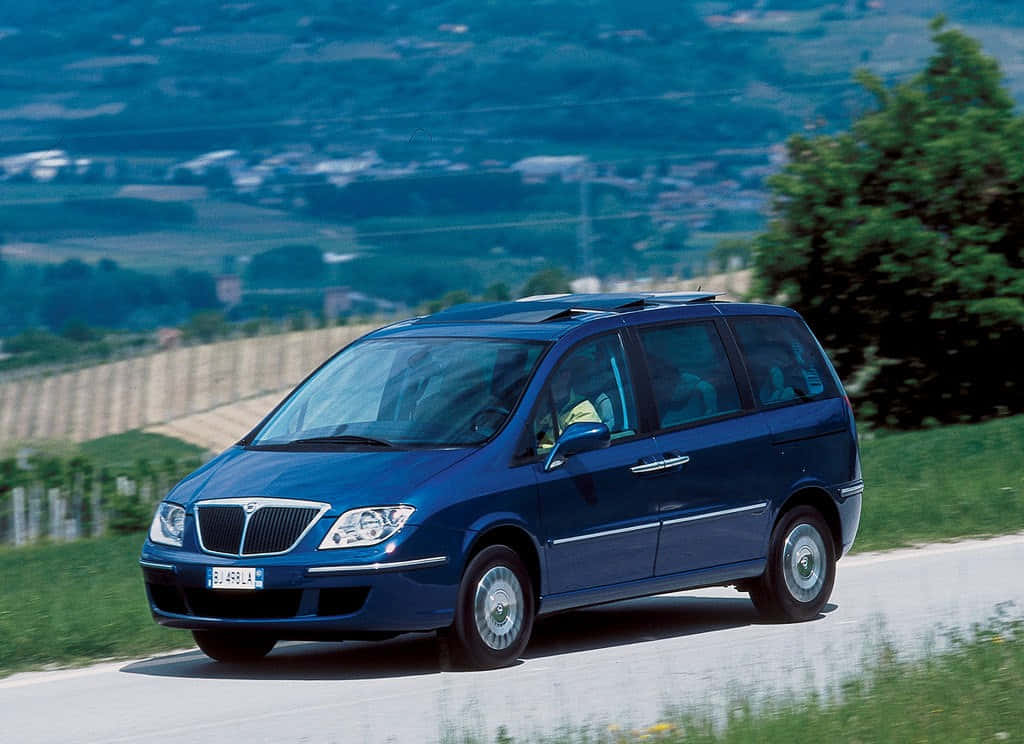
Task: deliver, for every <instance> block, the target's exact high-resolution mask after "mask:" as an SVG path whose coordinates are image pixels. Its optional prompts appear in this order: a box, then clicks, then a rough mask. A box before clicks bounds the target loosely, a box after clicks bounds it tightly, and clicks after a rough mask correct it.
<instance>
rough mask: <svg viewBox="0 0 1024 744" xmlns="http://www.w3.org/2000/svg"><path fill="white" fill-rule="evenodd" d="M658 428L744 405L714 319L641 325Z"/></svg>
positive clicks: (717, 414)
mask: <svg viewBox="0 0 1024 744" xmlns="http://www.w3.org/2000/svg"><path fill="white" fill-rule="evenodd" d="M640 341H641V344H642V345H643V348H644V353H645V355H646V357H647V368H648V370H649V371H650V376H651V394H652V395H653V397H654V403H655V405H656V406H657V408H658V423H659V428H661V429H668V428H671V427H673V426H682V425H684V424H688V423H690V422H692V421H699V420H701V419H706V418H714V417H716V416H722V415H725V414H729V413H735V412H736V411H739V410H740V396H739V391H738V389H737V387H736V379H735V378H734V377H733V374H732V368H731V366H730V365H729V358H728V357H727V356H726V353H725V347H724V346H723V345H722V340H721V338H719V335H718V331H717V330H716V329H715V326H714V323H685V324H682V325H675V326H657V327H654V328H643V329H641V330H640Z"/></svg>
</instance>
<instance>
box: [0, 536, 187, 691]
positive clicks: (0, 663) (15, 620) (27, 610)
mask: <svg viewBox="0 0 1024 744" xmlns="http://www.w3.org/2000/svg"><path fill="white" fill-rule="evenodd" d="M142 539H143V536H142V535H122V536H118V537H109V538H102V539H97V540H81V541H78V542H74V543H68V544H65V545H39V546H35V547H30V548H20V549H17V550H14V549H5V550H0V576H2V577H3V579H2V583H0V639H3V640H2V642H0V675H2V674H4V673H10V672H13V671H17V670H19V669H26V668H30V667H39V666H42V665H44V664H51V663H59V664H73V663H76V662H81V661H87V660H90V659H98V658H103V657H107V656H131V655H136V654H147V653H152V652H155V651H161V650H165V649H172V648H181V647H182V646H185V645H188V644H189V643H190V642H191V638H190V637H189V636H188V635H187V634H185V633H181V632H174V631H170V630H168V629H166V628H163V627H160V626H158V625H157V624H156V623H154V622H153V620H152V618H151V617H150V614H149V605H148V604H147V603H146V596H145V590H144V589H143V586H142V575H141V573H140V570H139V565H138V560H139V550H140V549H141V547H142Z"/></svg>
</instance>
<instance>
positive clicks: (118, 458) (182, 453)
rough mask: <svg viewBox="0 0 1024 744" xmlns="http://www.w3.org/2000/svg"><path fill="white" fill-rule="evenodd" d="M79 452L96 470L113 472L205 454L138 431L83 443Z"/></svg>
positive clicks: (178, 441) (201, 450) (189, 445)
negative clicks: (104, 468) (138, 463)
mask: <svg viewBox="0 0 1024 744" xmlns="http://www.w3.org/2000/svg"><path fill="white" fill-rule="evenodd" d="M79 449H80V450H81V452H82V454H83V455H85V456H86V457H88V458H89V459H90V460H92V461H93V462H94V463H96V465H97V466H98V467H101V468H103V467H106V468H111V469H114V470H116V469H118V468H130V467H133V466H134V465H135V464H136V463H137V462H138V461H139V460H148V461H149V462H151V463H156V462H160V461H162V460H165V459H167V458H170V459H172V460H177V461H181V460H186V459H189V458H194V457H198V458H203V457H205V455H206V454H207V453H206V451H205V450H204V449H203V448H202V447H197V446H196V445H194V444H189V443H188V442H183V441H182V440H180V439H175V438H174V437H167V436H164V435H163V434H151V433H149V432H145V431H139V430H138V429H136V430H134V431H126V432H124V433H123V434H111V435H110V436H106V437H100V438H99V439H92V440H90V441H88V442H82V443H81V444H80V445H79Z"/></svg>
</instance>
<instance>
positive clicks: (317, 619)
mask: <svg viewBox="0 0 1024 744" xmlns="http://www.w3.org/2000/svg"><path fill="white" fill-rule="evenodd" d="M417 542H418V541H417ZM446 542H447V541H446ZM452 542H453V543H454V541H452ZM432 547H433V548H434V550H433V552H431V554H430V555H423V556H411V555H408V554H403V555H402V556H400V557H398V556H395V557H392V556H390V555H376V556H372V557H371V555H370V554H369V553H367V552H366V551H360V552H359V554H353V553H349V552H347V551H317V552H315V553H309V552H306V551H293V552H292V553H289V554H286V555H281V556H274V557H264V558H225V557H222V556H215V555H210V554H207V553H203V552H191V551H187V550H181V549H175V548H164V547H163V546H159V545H154V544H153V543H151V542H148V541H147V542H146V544H145V546H144V548H143V552H142V557H141V559H140V566H141V568H142V573H143V577H144V580H145V583H146V594H147V597H148V598H149V604H150V609H151V611H152V614H153V618H154V619H155V620H156V622H158V623H160V624H161V625H165V626H168V627H172V628H186V629H190V630H211V629H225V628H237V629H245V630H251V631H259V632H269V633H273V634H274V635H275V636H276V637H278V638H280V639H294V640H302V639H314V638H331V637H333V638H343V637H346V636H347V637H359V636H360V635H366V634H374V633H379V634H385V633H402V632H410V631H427V630H434V629H437V628H443V627H446V626H448V625H451V623H452V622H453V620H454V608H455V601H456V596H457V591H458V584H459V579H460V578H461V565H456V562H453V560H452V559H451V558H450V556H451V555H453V554H454V551H452V550H451V548H454V547H455V546H454V544H452V545H445V546H444V547H445V548H449V550H445V551H444V552H441V551H439V550H437V548H438V547H441V546H438V545H436V544H435V545H433V546H432ZM339 553H340V555H339ZM403 553H404V551H403ZM360 559H361V560H360ZM231 565H236V566H252V567H256V568H262V569H263V588H262V589H258V590H211V589H207V588H206V575H207V568H208V567H210V566H231Z"/></svg>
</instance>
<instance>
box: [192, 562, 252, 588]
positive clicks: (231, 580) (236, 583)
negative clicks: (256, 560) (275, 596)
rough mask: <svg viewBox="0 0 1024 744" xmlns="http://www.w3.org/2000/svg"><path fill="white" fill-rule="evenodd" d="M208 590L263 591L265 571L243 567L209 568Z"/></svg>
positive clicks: (207, 571) (207, 572)
mask: <svg viewBox="0 0 1024 744" xmlns="http://www.w3.org/2000/svg"><path fill="white" fill-rule="evenodd" d="M206 588H207V589H248V590H253V589H262V588H263V569H262V568H243V567H241V566H208V567H207V569H206Z"/></svg>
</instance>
